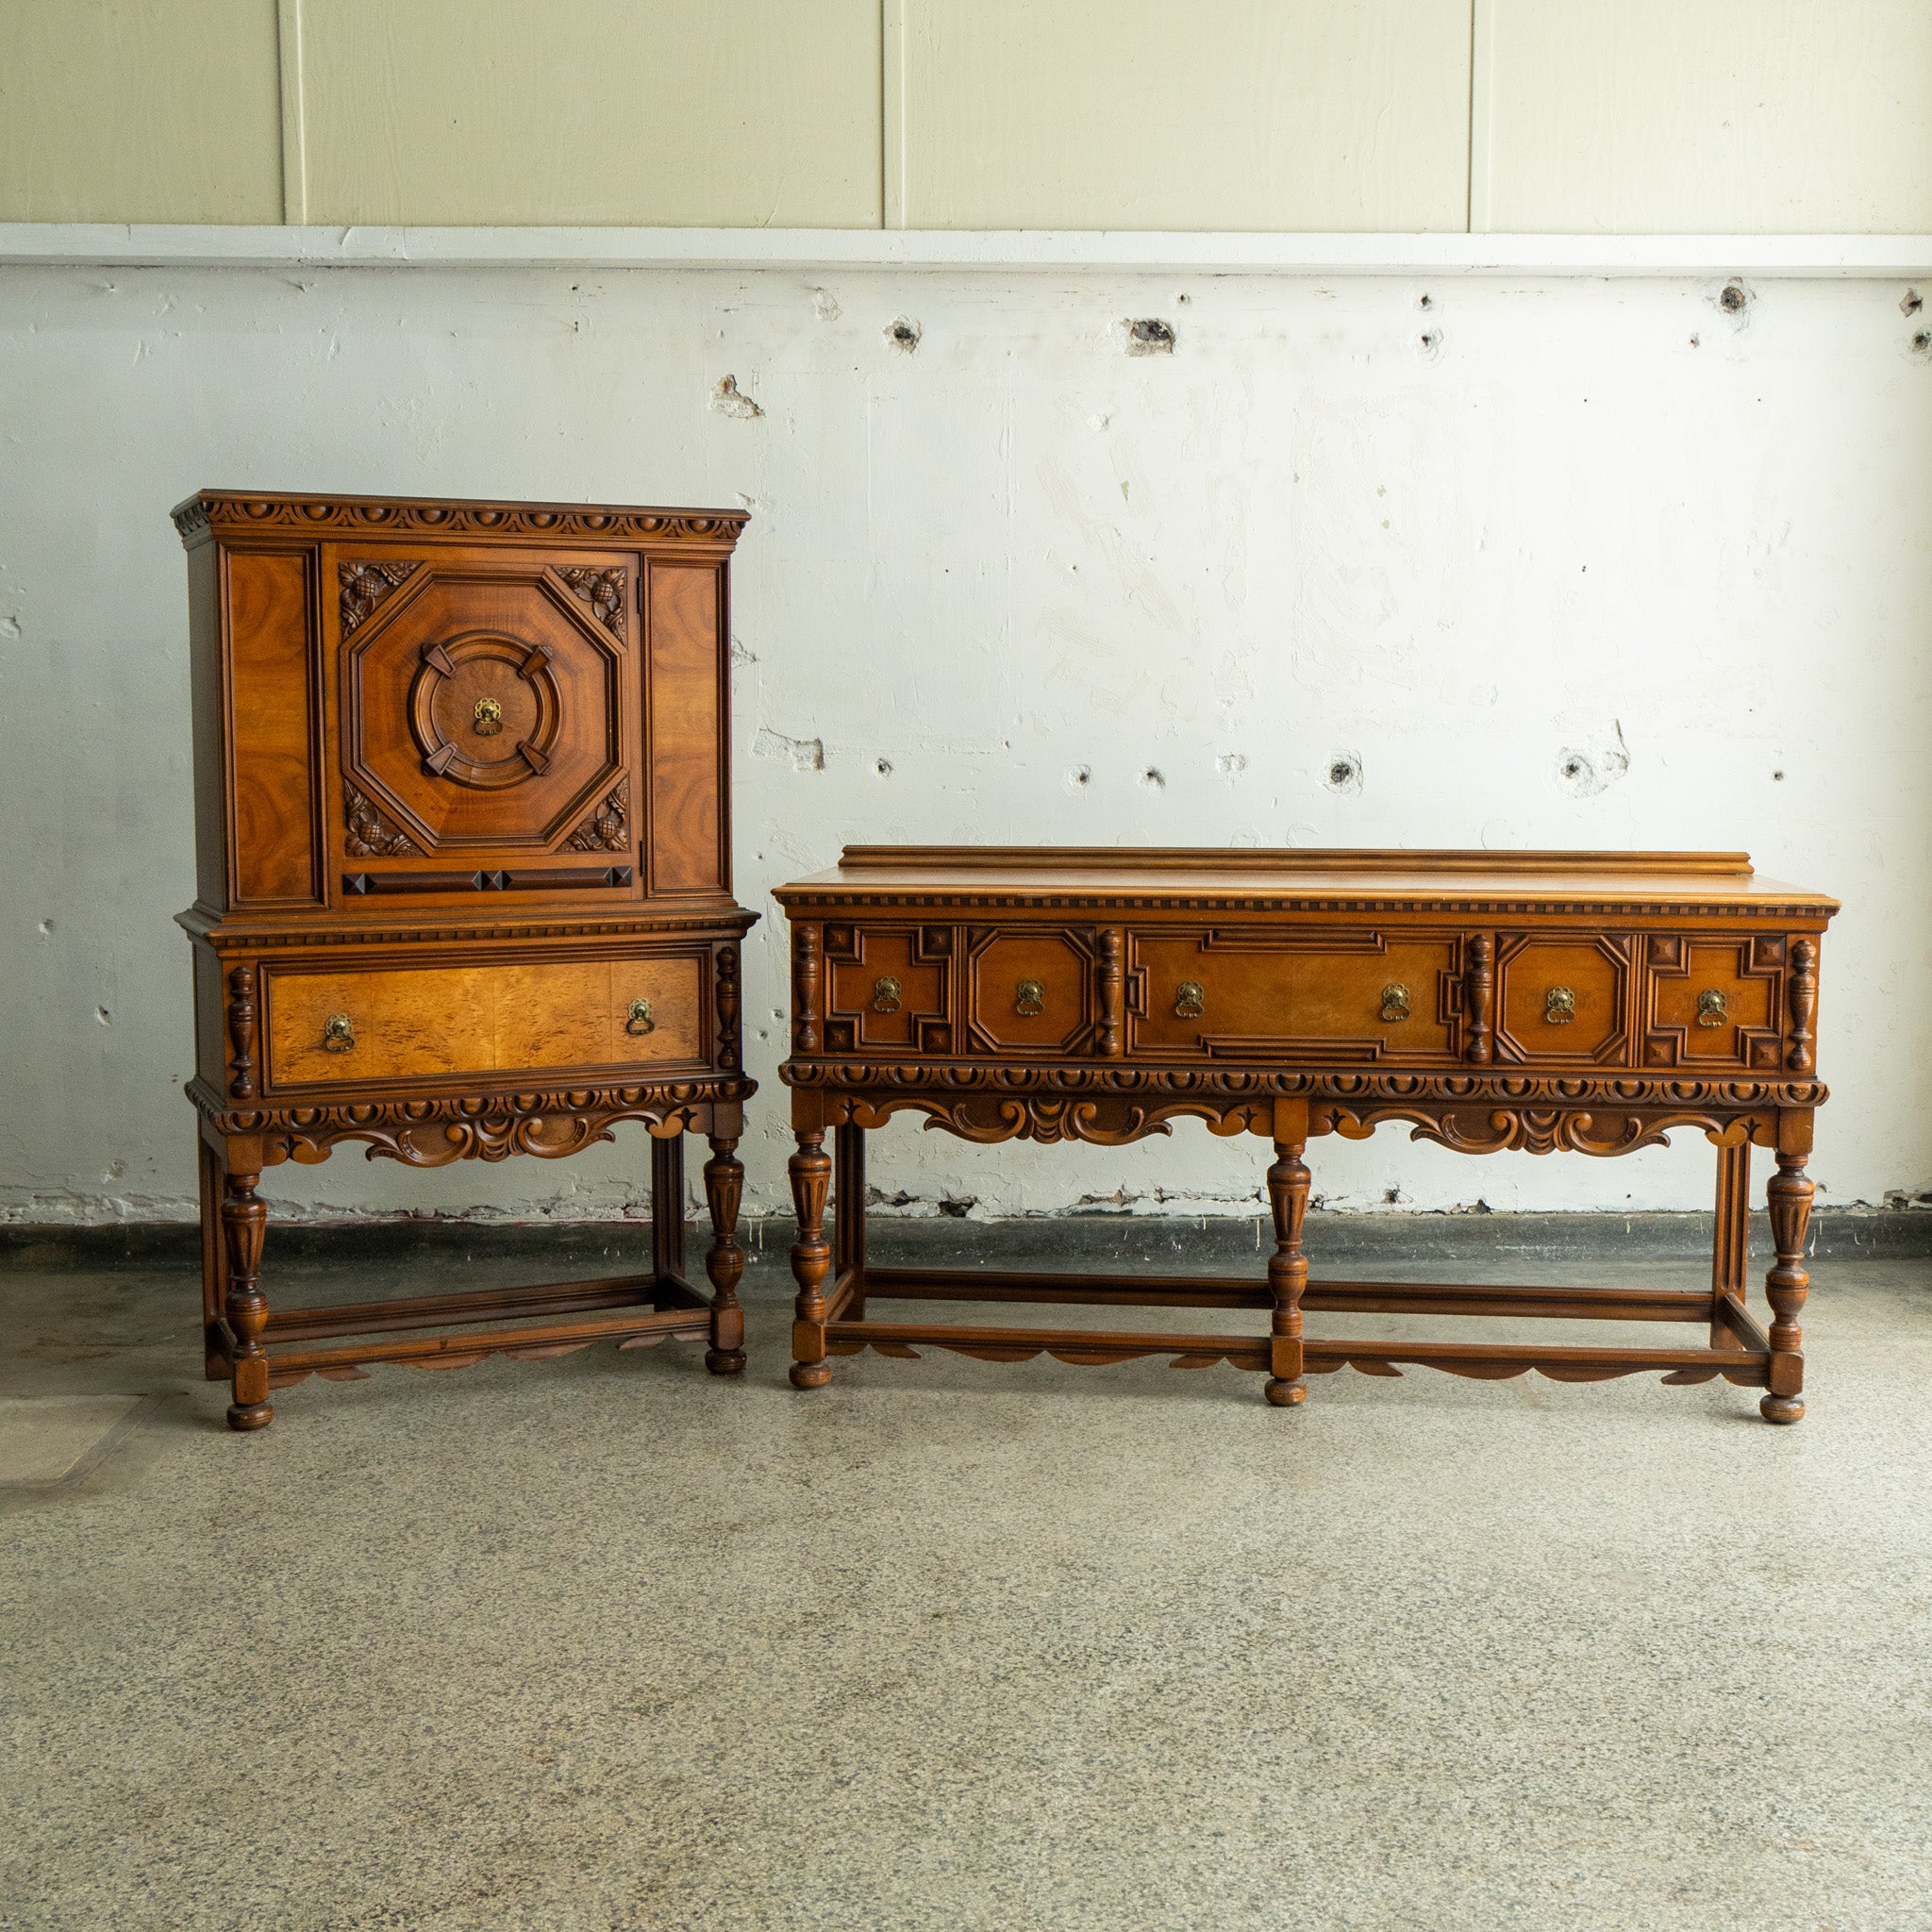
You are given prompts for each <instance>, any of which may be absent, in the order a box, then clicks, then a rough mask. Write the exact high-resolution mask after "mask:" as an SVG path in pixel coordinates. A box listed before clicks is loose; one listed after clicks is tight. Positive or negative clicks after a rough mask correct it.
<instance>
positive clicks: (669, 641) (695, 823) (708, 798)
mask: <svg viewBox="0 0 1932 1932" xmlns="http://www.w3.org/2000/svg"><path fill="white" fill-rule="evenodd" d="M649 584H650V666H651V669H650V680H651V688H650V699H649V707H648V709H649V719H648V728H649V733H650V760H651V879H650V883H651V890H652V891H658V892H680V891H717V890H720V889H723V888H726V887H728V884H729V879H730V873H729V858H728V852H727V848H726V845H725V842H724V841H725V836H726V821H725V815H724V790H723V787H722V785H721V784H720V773H721V771H722V769H723V765H724V757H725V742H726V741H725V730H724V692H725V688H726V686H725V678H726V676H727V675H728V667H729V659H730V644H729V641H728V640H726V639H725V638H724V634H723V631H722V628H721V621H722V617H723V598H722V595H721V584H720V579H719V575H718V573H717V571H716V570H714V569H712V568H710V567H708V566H698V565H690V564H677V565H669V564H653V565H652V567H651V571H650V577H649Z"/></svg>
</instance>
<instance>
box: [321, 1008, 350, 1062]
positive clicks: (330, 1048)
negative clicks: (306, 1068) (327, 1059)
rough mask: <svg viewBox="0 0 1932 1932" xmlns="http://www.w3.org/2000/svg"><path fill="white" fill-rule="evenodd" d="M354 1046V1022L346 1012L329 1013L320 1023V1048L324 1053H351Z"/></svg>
mask: <svg viewBox="0 0 1932 1932" xmlns="http://www.w3.org/2000/svg"><path fill="white" fill-rule="evenodd" d="M355 1048H356V1023H355V1022H354V1021H353V1020H352V1019H350V1018H349V1016H348V1014H346V1013H331V1014H330V1015H329V1016H328V1018H327V1019H326V1020H325V1021H324V1022H323V1023H322V1050H323V1052H324V1053H353V1052H354V1051H355Z"/></svg>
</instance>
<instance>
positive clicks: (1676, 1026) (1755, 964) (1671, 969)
mask: <svg viewBox="0 0 1932 1932" xmlns="http://www.w3.org/2000/svg"><path fill="white" fill-rule="evenodd" d="M1788 950H1789V949H1788V947H1787V945H1786V942H1785V941H1784V939H1783V938H1782V937H1781V936H1779V937H1758V938H1754V939H1741V940H1740V939H1690V938H1685V937H1679V936H1676V935H1667V934H1663V933H1653V934H1652V935H1651V936H1650V939H1649V941H1648V948H1647V956H1646V958H1645V961H1644V974H1643V992H1642V1008H1641V1025H1642V1029H1643V1064H1644V1065H1645V1066H1647V1067H1704V1068H1718V1067H1750V1068H1754V1069H1756V1070H1757V1072H1759V1073H1775V1072H1777V1071H1778V1070H1779V1069H1780V1068H1781V1067H1782V1066H1783V1064H1784V1051H1785V1047H1784V1015H1785V1003H1786V991H1785V975H1786V971H1787V966H1788V957H1787V956H1788Z"/></svg>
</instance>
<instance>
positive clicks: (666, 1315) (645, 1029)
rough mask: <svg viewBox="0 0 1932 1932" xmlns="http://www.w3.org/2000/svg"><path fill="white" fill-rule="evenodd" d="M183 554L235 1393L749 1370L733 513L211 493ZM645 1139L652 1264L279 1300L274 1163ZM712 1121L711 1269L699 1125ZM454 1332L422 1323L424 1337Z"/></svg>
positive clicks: (188, 528) (199, 1007)
mask: <svg viewBox="0 0 1932 1932" xmlns="http://www.w3.org/2000/svg"><path fill="white" fill-rule="evenodd" d="M743 523H744V518H743V516H742V515H741V513H740V512H737V511H721V510H663V509H631V508H598V507H587V506H583V505H562V504H514V503H473V502H424V501H407V500H397V499H393V498H379V499H378V498H362V497H309V496H270V495H260V494H247V493H242V492H231V491H202V492H201V493H200V494H199V495H197V496H193V497H191V498H190V499H189V500H188V501H187V502H186V503H184V504H182V505H181V506H180V508H178V509H176V510H175V526H176V528H177V529H178V530H179V531H180V533H181V538H182V541H183V542H184V544H185V545H186V546H187V550H188V570H189V608H190V619H191V663H192V680H193V712H194V760H195V763H194V774H195V810H196V828H195V829H196V841H195V842H196V849H197V854H198V859H199V871H198V891H197V895H196V899H195V903H194V905H193V907H192V908H191V909H190V910H189V911H188V912H186V913H184V914H183V915H182V918H181V924H183V925H184V926H185V927H186V928H187V930H188V932H189V934H190V936H191V938H192V941H193V958H194V1010H195V1036H196V1070H195V1075H194V1078H193V1080H192V1082H191V1083H190V1085H189V1088H188V1093H189V1097H190V1098H191V1099H192V1101H193V1103H194V1106H195V1108H196V1111H197V1114H198V1117H199V1123H200V1130H201V1164H202V1193H201V1202H202V1251H203V1291H202V1318H203V1325H204V1333H205V1338H206V1351H207V1363H208V1374H209V1376H210V1377H211V1378H213V1377H221V1376H226V1377H228V1378H230V1379H231V1380H232V1383H233V1402H232V1405H231V1407H229V1409H228V1420H229V1422H230V1424H232V1425H233V1426H234V1427H236V1428H238V1429H254V1428H259V1427H261V1426H262V1425H263V1424H266V1423H267V1422H268V1421H269V1419H270V1417H271V1415H272V1413H273V1411H272V1409H271V1408H270V1406H269V1400H268V1398H269V1391H271V1389H273V1388H275V1387H277V1386H280V1385H283V1384H286V1383H291V1382H296V1381H300V1380H301V1379H303V1378H304V1377H305V1376H308V1375H309V1374H321V1375H324V1376H334V1377H351V1376H359V1375H360V1374H362V1373H363V1372H364V1366H365V1365H366V1364H368V1363H371V1362H380V1361H404V1362H411V1363H414V1364H415V1365H417V1366H419V1367H425V1368H449V1367H457V1366H460V1365H463V1364H465V1363H468V1362H473V1361H475V1360H478V1359H480V1358H481V1357H484V1356H486V1355H489V1354H491V1353H493V1352H497V1351H501V1352H503V1353H505V1354H508V1355H512V1356H519V1357H540V1356H548V1355H558V1354H564V1353H568V1352H569V1351H571V1350H572V1349H575V1348H580V1347H583V1346H585V1345H587V1344H588V1343H589V1342H591V1341H596V1340H599V1339H609V1340H615V1341H619V1342H621V1343H622V1344H623V1345H625V1346H626V1347H638V1346H644V1345H647V1344H649V1343H653V1342H657V1341H663V1340H665V1339H667V1338H669V1337H683V1338H690V1339H703V1340H706V1341H708V1344H709V1348H708V1355H707V1357H706V1359H707V1361H708V1364H709V1366H710V1367H711V1368H712V1369H713V1370H714V1371H716V1372H717V1373H719V1374H730V1373H733V1372H735V1371H737V1370H740V1369H741V1368H742V1367H743V1364H744V1356H743V1353H742V1347H741V1341H742V1317H741V1312H740V1308H739V1305H738V1300H737V1292H736V1290H737V1283H738V1280H739V1278H740V1276H741V1274H742V1271H743V1256H742V1252H741V1248H740V1246H739V1243H738V1240H737V1219H738V1204H739V1199H740V1195H741V1188H742V1170H741V1168H740V1165H739V1163H738V1160H737V1158H736V1153H735V1149H736V1146H737V1143H738V1141H739V1139H740V1137H741V1126H742V1116H743V1103H744V1101H745V1098H746V1097H747V1095H749V1094H750V1093H751V1092H752V1091H753V1085H752V1083H751V1082H750V1081H749V1080H747V1079H746V1078H745V1076H744V1074H743V1071H742V1066H741V1053H740V1040H739V976H738V975H739V951H738V949H739V941H740V939H741V936H742V934H743V933H744V931H745V929H746V928H747V927H748V926H749V925H750V924H752V922H753V918H754V916H755V915H753V914H751V913H749V912H745V911H743V910H741V908H739V906H738V905H737V904H736V902H735V901H734V900H733V898H732V892H731V824H730V808H729V798H730V788H729V785H728V782H727V780H728V758H729V752H728V746H729V722H728V699H729V665H730V648H729V639H730V627H729V597H728V590H727V578H728V570H729V563H730V558H731V552H732V548H733V546H734V544H735V543H736V541H737V540H738V536H739V532H740V529H741V526H742V525H743ZM618 1121H638V1122H641V1124H643V1125H644V1126H645V1127H646V1129H647V1130H648V1131H649V1133H650V1135H651V1137H652V1138H651V1150H652V1161H651V1178H652V1215H653V1254H652V1264H651V1269H650V1272H649V1273H648V1274H641V1275H639V1276H636V1277H625V1278H621V1279H613V1280H604V1281H591V1282H571V1283H562V1284H553V1285H546V1286H541V1287H531V1288H526V1289H520V1290H514V1291H492V1292H487V1293H474V1294H458V1295H447V1296H441V1297H437V1298H433V1299H429V1298H421V1297H419V1298H417V1299H414V1300H410V1301H392V1302H379V1303H365V1304H358V1305H356V1306H354V1307H327V1308H307V1309H284V1308H279V1307H271V1306H270V1305H269V1302H268V1300H267V1299H266V1297H265V1295H264V1291H263V1288H262V1284H261V1275H260V1267H261V1257H262V1249H263V1235H264V1229H265V1224H266V1208H264V1206H263V1204H262V1202H261V1200H260V1199H259V1197H258V1194H257V1191H256V1190H257V1184H258V1179H259V1176H260V1173H261V1170H262V1169H263V1168H264V1167H267V1166H269V1165H271V1164H273V1163H275V1162H276V1161H281V1160H285V1159H290V1158H293V1159H295V1160H301V1161H318V1160H322V1159H324V1158H326V1157H327V1155H328V1154H329V1152H330V1151H331V1149H332V1148H334V1147H335V1146H336V1145H337V1144H338V1143H340V1142H342V1141H366V1142H367V1143H368V1152H369V1155H370V1157H371V1158H374V1157H375V1156H376V1155H381V1156H384V1157H386V1158H391V1159H394V1160H399V1161H403V1162H406V1163H408V1164H410V1165H413V1166H419V1167H434V1166H441V1165H442V1164H443V1163H445V1162H448V1161H453V1160H460V1159H471V1158H475V1159H482V1160H486V1161H495V1160H501V1159H503V1158H505V1157H506V1156H508V1155H511V1154H536V1155H541V1156H545V1157H550V1158H555V1157H558V1156H560V1155H568V1154H573V1153H575V1152H576V1151H578V1150H579V1149H580V1148H583V1147H586V1146H588V1145H590V1144H591V1143H592V1142H593V1141H608V1140H609V1139H611V1138H612V1135H611V1131H610V1129H611V1126H612V1124H613V1123H615V1122H618ZM688 1131H694V1132H698V1133H703V1134H705V1135H707V1136H708V1137H709V1141H710V1148H711V1158H710V1160H709V1161H708V1164H707V1165H706V1168H705V1183H706V1191H707V1196H708V1205H709V1208H710V1213H711V1220H712V1228H713V1238H712V1243H711V1248H710V1253H709V1257H708V1271H709V1275H710V1281H711V1284H712V1292H711V1294H710V1295H709V1296H706V1295H703V1294H701V1293H699V1292H698V1291H695V1290H693V1289H692V1288H691V1286H690V1284H689V1283H688V1282H687V1281H686V1280H685V1278H684V1258H683V1244H684V1168H683V1140H682V1136H683V1135H684V1134H685V1133H686V1132H688ZM431 1330H441V1331H443V1332H441V1333H430V1332H426V1331H431Z"/></svg>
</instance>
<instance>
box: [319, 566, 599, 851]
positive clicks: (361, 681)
mask: <svg viewBox="0 0 1932 1932" xmlns="http://www.w3.org/2000/svg"><path fill="white" fill-rule="evenodd" d="M402 567H403V566H402V565H401V564H392V565H391V566H390V568H391V571H395V570H400V569H401V568H402ZM343 568H344V570H345V571H354V570H357V569H359V568H364V567H362V566H358V565H345V566H344V567H343ZM609 575H610V576H611V578H612V579H613V580H614V581H617V582H625V581H627V580H628V578H627V574H626V573H625V572H623V571H621V570H618V571H613V572H611V573H610V574H609ZM356 589H357V586H356V584H355V583H353V582H352V583H351V584H349V585H347V586H345V590H344V594H343V598H342V628H343V634H344V645H343V651H342V698H341V703H342V766H343V777H344V780H345V782H346V784H347V785H349V786H350V787H352V788H353V789H354V790H355V791H358V792H359V793H360V794H361V795H362V797H363V798H364V799H365V800H366V801H367V802H368V804H369V805H370V806H372V807H373V808H374V809H375V813H376V814H377V815H378V818H379V819H381V820H387V821H389V822H390V830H391V840H392V839H393V837H394V835H396V834H400V835H401V837H402V839H403V840H404V841H407V844H406V845H405V846H402V847H396V848H395V850H396V852H397V854H398V856H408V852H410V851H413V852H416V853H421V854H425V855H427V854H429V853H434V852H475V851H477V850H479V849H481V848H492V849H495V850H498V851H501V852H504V853H506V854H508V853H514V852H516V851H518V850H522V851H524V852H525V853H527V852H528V851H530V850H532V849H533V848H534V849H542V848H544V847H547V846H550V845H551V844H553V843H554V842H555V841H557V840H558V839H561V838H562V837H563V836H564V835H565V834H566V833H567V832H570V831H571V830H572V828H573V827H574V826H575V825H576V824H577V823H578V821H579V820H580V819H583V818H584V817H586V815H588V814H589V813H590V812H591V808H593V807H595V806H596V805H598V804H599V802H600V801H602V800H604V799H606V798H608V797H609V796H610V794H611V793H612V792H613V791H615V789H616V788H617V786H618V784H619V781H620V779H621V777H622V776H623V752H622V746H623V743H624V736H625V734H624V730H623V718H624V712H625V704H624V688H625V677H626V675H628V673H629V666H628V662H627V653H626V647H625V641H624V639H623V635H622V633H621V631H620V629H619V628H618V626H617V625H613V624H611V623H609V622H607V621H605V620H603V619H600V618H599V617H598V616H597V614H596V608H595V607H594V606H592V605H591V604H590V603H587V602H585V601H584V600H583V599H582V598H581V597H579V596H578V595H577V594H575V592H574V591H572V590H571V589H570V588H569V586H568V585H567V584H566V583H565V582H564V581H563V580H562V579H561V578H560V577H559V576H558V574H557V573H556V572H555V571H553V570H550V569H547V568H545V567H544V566H543V565H542V564H541V563H538V562H534V561H533V562H530V563H528V564H511V563H509V562H508V561H506V562H505V563H503V564H495V563H476V562H470V561H465V562H463V563H461V564H454V563H452V564H440V563H437V562H434V561H430V562H423V563H420V564H415V565H413V566H412V567H410V568H409V569H408V572H407V575H404V576H403V578H402V579H401V581H400V583H399V584H398V585H397V587H396V588H394V589H393V590H391V591H390V592H389V593H388V594H387V595H386V596H384V597H383V598H382V599H381V600H380V601H379V602H378V603H376V604H375V608H373V609H372V610H370V612H369V614H368V615H366V616H358V611H359V610H360V609H361V608H363V606H362V604H360V603H358V602H357V601H356V600H355V591H356ZM616 615H617V616H618V617H619V618H620V619H621V617H622V612H621V611H619V612H618V613H616ZM354 813H355V808H354V805H353V802H352V803H351V816H352V817H353V816H354ZM352 829H353V827H352ZM361 842H362V843H363V844H365V845H366V844H367V843H368V842H369V841H368V840H366V839H363V840H362V841H361ZM628 843H629V841H625V844H626V847H627V846H628ZM598 849H608V846H606V845H605V844H604V843H603V841H599V848H598Z"/></svg>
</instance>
